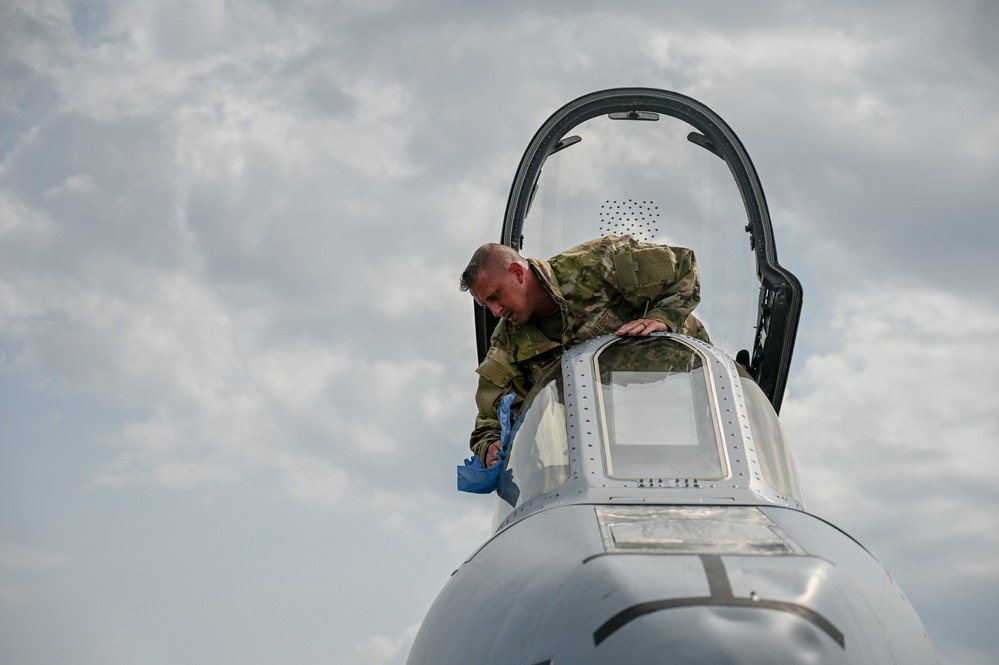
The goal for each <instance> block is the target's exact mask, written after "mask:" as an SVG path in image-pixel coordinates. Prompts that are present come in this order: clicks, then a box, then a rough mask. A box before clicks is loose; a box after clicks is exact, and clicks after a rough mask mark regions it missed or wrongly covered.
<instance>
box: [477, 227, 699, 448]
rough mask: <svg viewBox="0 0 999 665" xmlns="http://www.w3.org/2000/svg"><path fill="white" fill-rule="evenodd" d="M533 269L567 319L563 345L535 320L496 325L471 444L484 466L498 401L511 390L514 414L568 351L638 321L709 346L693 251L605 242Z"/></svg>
mask: <svg viewBox="0 0 999 665" xmlns="http://www.w3.org/2000/svg"><path fill="white" fill-rule="evenodd" d="M528 263H529V264H530V266H531V269H532V270H534V272H535V274H537V276H538V277H539V278H540V280H541V283H542V284H544V286H545V288H546V289H547V290H548V292H549V294H550V295H551V297H552V298H553V299H554V300H555V302H556V304H557V305H558V308H559V311H560V312H561V314H562V340H561V343H559V342H556V341H553V340H551V339H549V338H548V337H545V335H543V334H542V333H541V331H540V330H538V329H537V328H536V327H535V326H534V325H533V324H532V323H530V322H528V323H525V324H523V325H519V326H518V325H516V324H512V323H510V322H509V321H505V320H503V321H500V322H499V325H497V326H496V330H495V331H494V332H493V335H492V338H491V340H490V348H489V351H488V352H487V353H486V358H485V360H483V361H482V364H481V365H479V367H478V369H477V370H476V372H477V373H478V375H479V388H478V390H477V391H476V394H475V402H476V405H477V406H478V409H479V414H478V416H477V417H476V419H475V429H474V430H473V431H472V436H471V439H470V441H469V447H470V448H471V449H472V452H474V453H475V454H476V455H478V456H479V457H480V458H482V460H483V461H485V456H486V451H487V449H488V448H489V445H490V444H491V443H492V442H493V441H496V440H497V439H499V421H498V420H497V418H496V410H497V408H498V407H499V401H500V398H501V397H502V396H503V395H505V394H506V393H508V392H510V391H511V390H512V391H514V392H515V393H516V395H517V396H516V397H515V398H514V401H513V410H514V413H519V411H520V407H521V405H522V404H523V402H524V398H525V397H526V396H527V393H528V392H529V391H530V390H531V387H532V386H533V385H534V383H535V382H536V381H537V380H538V379H539V378H541V376H542V375H543V374H544V373H545V371H547V369H548V368H549V367H551V365H552V364H553V363H555V362H558V360H559V358H560V357H561V356H562V352H563V351H564V350H565V349H568V348H570V347H572V346H574V345H576V344H579V343H580V342H585V341H586V340H589V339H593V338H594V337H599V336H600V335H605V334H607V333H612V332H614V331H616V330H617V329H618V328H620V327H621V326H622V325H624V324H625V323H627V322H629V321H634V320H635V319H640V318H648V319H655V320H656V321H661V322H663V323H665V324H667V325H668V326H669V327H670V330H673V331H676V332H680V333H684V334H687V335H691V336H693V337H698V338H700V339H703V340H705V341H709V340H708V336H707V332H706V331H705V330H704V327H703V326H702V325H701V323H700V321H698V320H697V319H696V318H695V317H694V316H693V315H692V314H691V311H693V309H694V307H696V306H697V303H698V302H700V298H701V294H700V288H701V287H700V279H699V276H698V272H697V261H696V259H695V258H694V253H693V252H692V251H691V250H689V249H684V248H682V247H668V246H666V245H654V244H651V243H646V242H641V241H638V240H635V239H634V238H632V237H631V236H621V237H617V236H607V237H605V238H599V239H597V240H591V241H589V242H586V243H583V244H581V245H578V246H576V247H573V248H572V249H570V250H567V251H565V252H563V253H561V254H559V255H557V256H555V257H553V258H551V259H549V260H548V261H540V260H538V259H528Z"/></svg>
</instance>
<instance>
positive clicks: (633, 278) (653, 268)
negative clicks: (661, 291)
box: [614, 247, 676, 291]
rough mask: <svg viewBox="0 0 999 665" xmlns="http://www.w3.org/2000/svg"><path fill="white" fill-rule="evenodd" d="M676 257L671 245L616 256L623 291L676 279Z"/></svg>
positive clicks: (616, 267)
mask: <svg viewBox="0 0 999 665" xmlns="http://www.w3.org/2000/svg"><path fill="white" fill-rule="evenodd" d="M675 264H676V257H675V256H674V255H673V251H672V250H671V249H670V248H669V247H650V248H648V249H638V250H635V251H633V252H625V253H623V254H617V255H615V256H614V269H615V270H617V277H618V281H619V282H620V284H621V290H622V291H634V290H638V289H644V288H645V287H647V286H655V285H658V284H668V283H670V282H673V281H676V269H675V267H674V266H675Z"/></svg>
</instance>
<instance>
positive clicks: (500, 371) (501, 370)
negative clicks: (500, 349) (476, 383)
mask: <svg viewBox="0 0 999 665" xmlns="http://www.w3.org/2000/svg"><path fill="white" fill-rule="evenodd" d="M475 372H476V373H477V374H478V375H479V376H481V377H482V378H483V379H485V380H486V381H488V382H489V383H491V384H493V385H494V386H498V387H500V388H506V387H507V386H508V385H509V384H510V381H512V380H513V372H511V371H510V368H509V367H508V366H506V365H505V364H503V363H501V362H500V361H498V360H496V359H495V358H494V357H492V356H490V355H487V356H486V359H485V360H483V361H482V364H480V365H479V366H478V368H476V370H475Z"/></svg>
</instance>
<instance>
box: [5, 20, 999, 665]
mask: <svg viewBox="0 0 999 665" xmlns="http://www.w3.org/2000/svg"><path fill="white" fill-rule="evenodd" d="M997 32H999V4H997V3H994V2H989V1H987V0H981V1H975V0H953V1H951V2H946V3H944V2H934V1H929V0H907V1H905V2H901V1H892V0H889V1H885V2H878V3H869V2H859V1H857V0H844V1H843V2H838V3H835V4H834V3H818V2H805V1H803V0H783V1H776V0H774V1H768V0H761V1H760V2H753V3H742V2H721V1H719V0H705V1H704V2H699V3H689V2H676V1H671V0H665V1H664V0H636V1H635V2H630V3H624V4H621V3H618V5H611V4H608V3H597V2H591V1H589V0H576V1H574V2H565V1H555V0H553V1H550V2H535V3H524V2H520V1H519V0H511V1H510V2H504V3H479V2H467V1H464V2H457V1H454V0H436V1H435V0H411V1H409V2H403V1H401V0H342V1H337V0H299V1H291V2H278V1H277V0H271V1H270V2H268V1H266V0H261V1H255V0H228V1H222V0H198V1H197V2H195V1H194V0H129V1H127V2H126V1H123V0H121V1H116V0H108V1H103V0H81V1H79V2H75V1H73V2H66V1H63V0H3V1H2V2H0V662H3V663H9V664H11V665H41V664H49V663H66V662H73V663H76V664H77V665H132V664H134V663H143V664H147V665H175V664H179V663H184V664H189V663H211V664H213V665H228V664H236V663H239V664H240V665H256V664H262V663H274V662H281V663H295V664H296V665H313V664H320V663H336V664H337V665H341V664H345V665H354V664H356V665H396V664H399V663H403V662H404V661H405V658H406V654H407V652H408V649H409V645H410V644H411V642H412V639H413V636H414V635H415V633H416V631H417V629H418V627H419V624H420V622H421V620H422V618H423V616H424V615H425V613H426V612H427V610H428V609H429V607H430V605H431V603H432V602H433V599H434V598H435V597H436V595H437V593H438V591H439V590H440V589H441V588H442V587H443V585H444V583H445V582H446V581H447V579H448V577H449V575H450V574H451V572H452V571H453V570H455V569H456V568H457V567H458V566H459V565H460V564H461V563H462V561H464V559H465V558H466V557H467V556H468V555H469V554H470V553H471V552H472V550H473V549H474V548H475V547H476V546H477V545H478V544H480V543H481V542H482V541H483V540H484V539H485V538H487V537H488V534H489V529H490V522H491V511H492V506H491V502H490V500H489V499H488V498H485V497H478V496H470V495H460V494H459V493H458V492H456V491H455V489H454V470H453V469H454V466H455V465H456V464H460V463H461V460H462V458H463V457H465V456H466V452H467V436H468V432H469V430H470V429H471V424H472V420H473V418H474V412H475V407H474V402H473V399H472V395H473V391H474V388H475V382H476V381H475V375H474V371H473V370H474V366H475V363H476V359H475V345H474V339H473V319H472V303H471V300H470V298H469V297H468V295H467V294H463V293H461V292H459V291H458V289H457V276H458V274H459V273H460V272H461V270H462V268H463V267H464V265H465V263H466V262H467V259H468V257H469V256H470V254H471V252H472V251H473V249H474V248H475V247H476V246H478V245H479V244H480V243H483V242H489V241H496V240H498V239H499V234H500V225H501V222H502V217H503V209H504V206H505V203H506V197H507V194H508V193H509V188H510V183H511V180H512V178H513V174H514V171H515V169H516V167H517V163H518V161H519V159H520V157H521V155H522V153H523V151H524V149H525V148H526V147H527V144H528V142H529V140H530V138H531V137H532V136H533V134H534V132H535V130H536V129H537V128H538V127H539V126H540V125H541V123H542V122H543V121H544V120H545V119H546V118H548V116H549V115H550V114H551V113H553V112H554V111H555V110H557V109H558V108H559V107H560V106H562V105H563V104H565V103H566V102H568V101H570V100H572V99H574V98H576V97H578V96H580V95H583V94H586V93H589V92H592V91H595V90H601V89H605V88H611V87H621V86H647V87H657V88H664V89H667V90H673V91H676V92H679V93H682V94H685V95H688V96H691V97H694V98H695V99H698V100H700V101H701V102H703V103H705V104H706V105H708V106H709V107H710V108H711V109H713V110H714V111H716V112H717V113H718V114H720V115H721V116H722V117H723V118H724V119H725V120H726V121H727V122H728V124H729V125H730V126H731V127H732V128H733V130H734V131H735V132H736V133H737V134H738V136H739V137H740V138H741V140H742V142H743V144H744V145H745V146H746V148H747V149H748V151H749V154H750V155H751V157H752V159H753V161H754V163H755V165H756V168H757V170H758V172H759V174H760V178H761V180H762V183H763V187H764V189H765V191H766V195H767V200H768V202H769V205H770V212H771V216H772V218H773V220H774V229H775V236H776V240H777V247H778V253H779V257H780V259H781V263H782V264H783V265H785V266H786V267H788V268H789V269H790V270H792V271H793V272H794V273H795V274H797V275H798V276H799V277H800V278H801V280H802V282H803V284H804V289H805V297H804V311H803V318H802V321H801V327H800V332H799V336H798V341H797V346H796V349H795V357H794V365H793V367H792V371H791V375H790V379H789V382H788V388H787V394H786V396H785V401H784V405H783V408H782V411H781V419H782V421H783V423H784V426H785V429H786V430H787V433H788V436H789V438H790V440H791V443H792V446H793V450H794V454H795V457H796V461H797V463H798V466H799V472H800V475H801V481H802V485H803V489H804V492H805V499H806V506H807V508H808V510H809V511H810V512H812V513H814V514H816V515H818V516H820V517H823V518H825V519H828V520H831V521H832V522H834V523H836V524H837V525H839V526H840V527H842V528H843V529H845V530H846V531H847V532H849V533H851V534H852V535H853V536H854V537H856V538H857V539H858V540H859V541H860V542H861V543H863V544H864V545H865V546H866V547H867V548H868V549H869V550H870V551H871V552H872V553H873V554H874V556H876V557H877V558H878V559H879V560H880V561H881V562H882V563H883V564H884V565H885V566H886V567H887V569H888V570H889V571H890V572H891V574H892V575H893V577H894V578H895V580H896V581H897V582H898V584H899V585H900V587H901V588H902V589H903V591H904V592H905V594H906V595H907V597H908V598H909V599H910V600H911V602H912V603H913V605H914V607H915V608H916V610H917V612H918V613H919V615H920V617H921V619H922V621H923V623H924V625H925V627H926V629H927V632H928V634H929V636H930V638H931V640H932V641H933V643H934V645H935V647H936V649H937V651H938V653H939V656H940V659H941V662H942V663H946V664H954V665H983V664H987V663H999V656H997V655H996V654H999V633H997V631H996V630H995V625H996V620H997V618H999V600H996V599H997V598H999V510H997V508H999V489H997V486H996V483H995V481H994V478H995V477H996V475H997V473H999V468H997V467H999V465H997V463H996V454H995V453H996V446H997V443H999V417H997V413H999V354H997V353H996V347H997V342H999V290H997V288H996V286H995V285H996V284H997V283H999V262H996V261H995V258H994V257H995V252H996V248H997V247H999V223H997V222H999V198H997V195H996V194H995V183H996V182H999V45H997V42H996V40H995V39H994V35H995V34H996V33H997Z"/></svg>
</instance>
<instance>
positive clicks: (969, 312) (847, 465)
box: [781, 288, 999, 584]
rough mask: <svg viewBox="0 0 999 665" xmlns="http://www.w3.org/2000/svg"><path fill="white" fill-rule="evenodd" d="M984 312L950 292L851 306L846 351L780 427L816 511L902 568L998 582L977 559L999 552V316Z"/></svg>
mask: <svg viewBox="0 0 999 665" xmlns="http://www.w3.org/2000/svg"><path fill="white" fill-rule="evenodd" d="M974 305H975V303H972V302H967V301H965V300H964V299H962V298H961V297H959V296H957V295H956V294H955V293H953V292H950V291H940V290H912V289H888V288H886V289H883V290H880V291H878V292H875V293H872V294H870V295H868V296H867V297H865V298H863V299H859V300H858V299H853V298H851V297H847V296H844V297H842V298H841V299H839V300H838V301H837V303H835V307H834V308H833V309H834V311H837V312H838V314H837V317H836V319H835V320H834V321H831V322H830V326H831V331H830V332H831V333H832V334H831V335H829V336H828V337H829V339H831V340H835V343H837V344H838V346H837V347H836V348H832V349H829V351H828V353H825V354H822V355H816V356H813V357H811V358H809V359H808V360H807V361H806V363H805V366H804V369H803V371H801V372H800V374H798V375H797V377H795V378H794V379H793V387H794V394H793V395H790V396H789V398H788V399H787V400H785V403H784V407H783V409H782V412H781V419H782V421H783V422H784V424H785V428H786V429H787V431H788V433H789V437H790V438H791V441H792V442H793V443H794V450H795V457H796V459H797V461H798V463H799V466H800V467H801V469H802V475H803V484H804V486H805V498H806V501H807V503H808V507H809V508H810V509H811V510H812V511H814V512H816V513H817V514H819V515H822V516H825V517H828V518H830V519H831V520H832V521H833V522H834V523H837V524H839V525H840V526H843V527H844V528H846V530H847V531H849V532H852V533H854V534H855V535H858V536H859V537H860V539H861V541H862V542H863V541H866V540H870V539H871V538H874V537H876V538H877V539H878V544H879V547H880V548H881V553H883V555H884V556H885V558H886V559H887V560H890V561H892V562H893V565H898V566H906V567H911V568H913V569H919V568H920V567H922V566H926V565H929V562H930V560H932V559H934V558H936V559H946V560H950V561H953V562H954V563H953V565H954V566H956V568H957V569H958V570H959V571H960V573H961V574H962V575H968V576H980V577H988V578H991V579H993V580H994V581H999V569H997V568H996V567H995V566H994V564H993V563H992V562H991V561H990V560H988V559H987V557H983V556H979V555H975V554H971V552H973V551H996V550H999V535H996V534H999V517H997V515H996V513H995V511H994V510H993V509H992V505H993V503H994V498H995V493H994V490H992V489H991V486H992V482H991V478H992V476H993V470H992V467H991V466H990V465H989V464H988V462H987V460H989V459H990V458H991V456H992V452H991V450H992V448H993V447H994V442H995V441H996V440H997V439H999V421H997V419H996V417H995V414H994V411H995V395H996V394H999V379H997V377H999V360H997V358H996V355H995V353H994V350H993V348H992V347H993V345H994V341H995V340H996V339H999V315H997V314H996V313H995V312H992V311H989V310H984V309H982V308H978V307H975V306H974ZM958 487H961V488H963V489H962V491H960V492H954V491H953V490H954V488H958ZM976 488H977V489H976ZM990 495H991V496H992V500H991V501H990V500H988V498H987V497H989V496H990ZM913 520H915V522H916V523H920V524H935V525H943V524H946V525H947V531H948V536H947V538H946V539H941V538H940V537H939V534H937V533H933V532H931V531H927V530H926V529H923V528H914V529H910V528H906V527H905V525H907V524H911V523H913ZM971 542H976V543H977V545H975V546H971V545H970V543H971ZM917 551H918V552H919V553H920V556H919V557H913V556H912V553H913V552H917ZM959 551H961V552H964V554H958V552H959ZM875 554H879V552H875ZM921 583H923V584H930V580H929V579H928V578H921Z"/></svg>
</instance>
